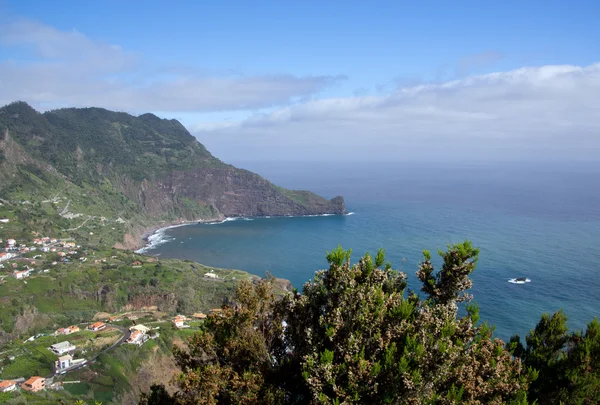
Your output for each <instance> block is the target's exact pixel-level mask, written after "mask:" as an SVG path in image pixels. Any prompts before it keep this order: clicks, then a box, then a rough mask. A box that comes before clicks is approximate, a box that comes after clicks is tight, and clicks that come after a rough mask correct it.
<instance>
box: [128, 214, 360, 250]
mask: <svg viewBox="0 0 600 405" xmlns="http://www.w3.org/2000/svg"><path fill="white" fill-rule="evenodd" d="M350 215H355V213H354V212H346V213H345V214H311V215H264V216H258V217H219V218H211V219H198V220H194V221H187V220H181V221H173V222H166V223H162V224H156V225H153V226H149V227H145V228H143V229H142V233H141V234H140V235H139V237H138V238H137V243H135V244H128V245H127V246H124V247H123V248H124V249H127V250H131V251H133V252H134V253H137V254H147V252H148V250H151V249H152V248H153V247H154V246H158V245H159V244H162V243H165V242H166V240H165V241H162V240H161V239H160V237H161V235H162V234H163V232H164V231H166V230H168V229H172V228H178V227H180V226H187V225H194V224H221V223H224V222H229V221H237V220H245V221H252V220H254V219H268V218H310V217H330V216H350ZM128 235H130V234H128ZM126 236H127V235H126ZM153 237H155V238H156V242H154V241H153Z"/></svg>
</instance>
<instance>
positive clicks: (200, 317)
mask: <svg viewBox="0 0 600 405" xmlns="http://www.w3.org/2000/svg"><path fill="white" fill-rule="evenodd" d="M192 318H196V319H206V314H203V313H202V312H199V313H196V314H194V315H192Z"/></svg>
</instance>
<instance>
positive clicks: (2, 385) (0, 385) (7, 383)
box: [0, 380, 17, 392]
mask: <svg viewBox="0 0 600 405" xmlns="http://www.w3.org/2000/svg"><path fill="white" fill-rule="evenodd" d="M16 389H17V383H16V382H15V381H12V380H4V381H0V392H10V391H16Z"/></svg>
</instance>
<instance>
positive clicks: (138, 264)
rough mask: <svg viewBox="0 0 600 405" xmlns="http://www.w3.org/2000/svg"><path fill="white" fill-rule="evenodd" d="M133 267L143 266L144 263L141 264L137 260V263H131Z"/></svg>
mask: <svg viewBox="0 0 600 405" xmlns="http://www.w3.org/2000/svg"><path fill="white" fill-rule="evenodd" d="M131 265H132V266H133V267H137V266H141V265H142V262H140V261H139V260H136V261H135V262H133V263H131Z"/></svg>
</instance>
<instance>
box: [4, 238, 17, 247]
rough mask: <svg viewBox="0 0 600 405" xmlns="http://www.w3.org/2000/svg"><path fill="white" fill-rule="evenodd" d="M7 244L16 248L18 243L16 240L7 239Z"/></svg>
mask: <svg viewBox="0 0 600 405" xmlns="http://www.w3.org/2000/svg"><path fill="white" fill-rule="evenodd" d="M6 243H7V244H8V246H14V245H16V243H17V241H16V240H14V239H7V240H6Z"/></svg>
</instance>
